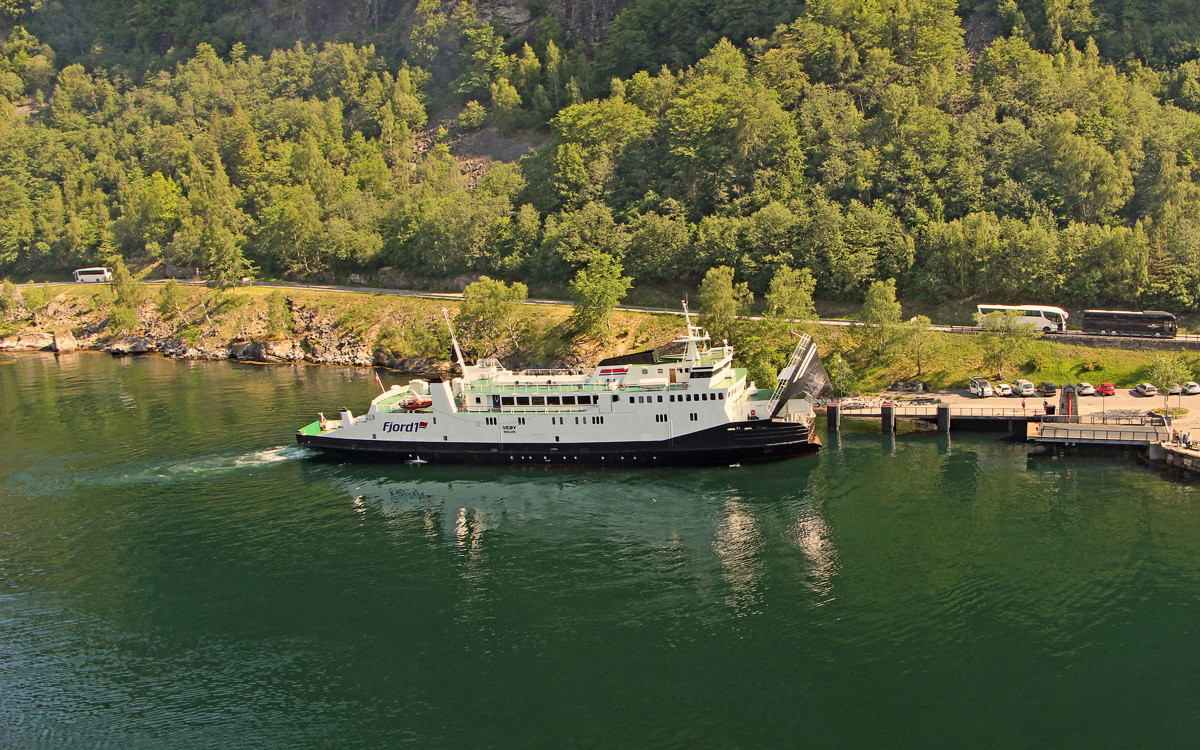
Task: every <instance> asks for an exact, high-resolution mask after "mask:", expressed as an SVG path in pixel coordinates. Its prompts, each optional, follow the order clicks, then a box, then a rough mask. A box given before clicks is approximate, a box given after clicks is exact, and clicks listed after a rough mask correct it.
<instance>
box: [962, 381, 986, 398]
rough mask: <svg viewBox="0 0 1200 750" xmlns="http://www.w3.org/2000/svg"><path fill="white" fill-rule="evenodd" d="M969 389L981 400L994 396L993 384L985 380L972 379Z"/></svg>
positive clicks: (968, 385)
mask: <svg viewBox="0 0 1200 750" xmlns="http://www.w3.org/2000/svg"><path fill="white" fill-rule="evenodd" d="M967 389H968V390H969V391H971V393H972V394H974V395H976V396H978V397H979V398H988V397H990V396H991V395H992V384H991V383H989V382H987V380H985V379H983V378H971V382H969V383H968V384H967Z"/></svg>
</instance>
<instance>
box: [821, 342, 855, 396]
mask: <svg viewBox="0 0 1200 750" xmlns="http://www.w3.org/2000/svg"><path fill="white" fill-rule="evenodd" d="M826 370H827V372H828V374H829V385H830V387H832V388H833V392H834V393H836V394H837V395H838V396H839V397H841V396H845V395H846V393H847V392H848V390H849V388H850V384H851V383H852V382H853V380H854V371H853V370H852V369H851V367H850V363H849V362H847V361H846V359H845V358H844V357H842V355H841V353H840V352H837V353H834V355H833V357H832V358H831V359H830V360H829V362H828V366H827V368H826Z"/></svg>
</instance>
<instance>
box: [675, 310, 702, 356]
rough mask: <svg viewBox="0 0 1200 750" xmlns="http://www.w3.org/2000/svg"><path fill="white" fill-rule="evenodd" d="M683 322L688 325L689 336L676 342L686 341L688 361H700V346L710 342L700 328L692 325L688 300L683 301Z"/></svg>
mask: <svg viewBox="0 0 1200 750" xmlns="http://www.w3.org/2000/svg"><path fill="white" fill-rule="evenodd" d="M683 322H684V323H685V324H686V325H687V335H686V336H684V337H683V338H682V339H676V341H686V342H687V358H688V360H689V361H692V362H695V361H698V360H699V359H700V347H699V344H700V343H701V342H703V341H708V334H707V333H706V332H705V331H704V329H703V328H701V327H700V326H694V325H692V313H691V311H690V310H688V303H687V300H683Z"/></svg>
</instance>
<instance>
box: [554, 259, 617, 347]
mask: <svg viewBox="0 0 1200 750" xmlns="http://www.w3.org/2000/svg"><path fill="white" fill-rule="evenodd" d="M632 283H633V279H631V278H629V277H628V276H623V275H622V268H621V263H620V261H618V260H616V259H615V258H613V257H612V256H611V255H607V254H605V253H601V254H599V255H596V256H594V257H593V258H592V260H591V262H590V263H588V265H587V266H586V267H584V268H581V269H579V272H578V273H576V274H575V278H574V279H573V280H572V281H571V298H572V299H573V300H574V301H575V309H574V311H573V312H572V313H571V317H570V318H569V319H568V324H569V325H570V326H571V328H572V329H573V330H574V332H575V335H576V336H577V337H580V338H607V337H608V334H609V326H610V321H611V318H612V311H613V308H614V307H616V306H617V304H618V303H620V301H621V300H622V299H623V298H624V297H625V293H626V292H628V291H629V287H630V285H631V284H632Z"/></svg>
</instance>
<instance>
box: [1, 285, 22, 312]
mask: <svg viewBox="0 0 1200 750" xmlns="http://www.w3.org/2000/svg"><path fill="white" fill-rule="evenodd" d="M20 307H21V295H20V294H19V293H18V292H17V285H16V284H14V283H12V282H11V281H9V280H8V279H5V280H4V284H3V286H0V313H10V312H15V311H16V310H17V309H19V308H20Z"/></svg>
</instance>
